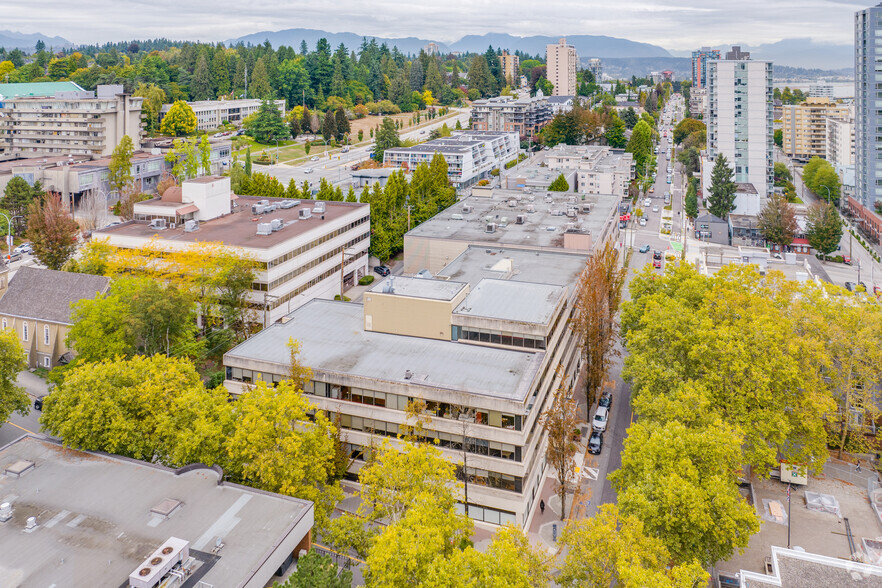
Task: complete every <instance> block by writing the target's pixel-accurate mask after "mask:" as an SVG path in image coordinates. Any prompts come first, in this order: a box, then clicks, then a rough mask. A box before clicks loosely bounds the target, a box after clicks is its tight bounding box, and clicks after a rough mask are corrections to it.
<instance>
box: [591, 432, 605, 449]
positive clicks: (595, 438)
mask: <svg viewBox="0 0 882 588" xmlns="http://www.w3.org/2000/svg"><path fill="white" fill-rule="evenodd" d="M601 449H603V433H601V432H600V431H592V432H591V436H590V437H589V438H588V453H591V454H593V455H599V454H600V450H601Z"/></svg>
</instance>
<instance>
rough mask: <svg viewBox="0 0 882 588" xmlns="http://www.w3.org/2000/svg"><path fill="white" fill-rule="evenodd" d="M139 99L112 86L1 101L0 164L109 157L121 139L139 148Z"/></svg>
mask: <svg viewBox="0 0 882 588" xmlns="http://www.w3.org/2000/svg"><path fill="white" fill-rule="evenodd" d="M6 91H9V90H6ZM143 100H144V99H143V98H140V97H135V96H130V95H128V94H126V93H125V90H124V88H123V86H115V85H105V86H98V88H97V90H96V91H95V92H89V91H85V90H82V89H80V90H71V91H58V92H55V93H54V94H53V95H52V96H35V95H20V96H11V97H5V98H3V99H2V101H0V160H4V159H15V158H20V157H25V158H42V157H56V156H67V155H73V156H76V155H88V156H91V157H101V156H105V155H110V154H111V153H112V152H113V149H114V148H115V147H116V146H117V145H118V144H119V142H120V140H121V139H122V137H123V136H124V135H128V136H129V137H130V138H131V139H132V143H133V144H134V146H135V149H138V148H140V146H141V134H142V131H141V103H142V102H143Z"/></svg>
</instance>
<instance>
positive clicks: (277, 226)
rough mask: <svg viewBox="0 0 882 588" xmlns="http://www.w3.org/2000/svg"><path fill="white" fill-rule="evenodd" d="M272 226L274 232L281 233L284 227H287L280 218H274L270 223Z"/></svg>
mask: <svg viewBox="0 0 882 588" xmlns="http://www.w3.org/2000/svg"><path fill="white" fill-rule="evenodd" d="M270 225H272V229H273V231H281V230H282V227H284V226H285V221H283V220H282V219H280V218H274V219H273V220H271V221H270Z"/></svg>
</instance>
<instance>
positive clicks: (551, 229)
mask: <svg viewBox="0 0 882 588" xmlns="http://www.w3.org/2000/svg"><path fill="white" fill-rule="evenodd" d="M545 230H546V231H548V232H549V233H550V232H552V231H556V230H557V229H556V228H555V227H553V226H552V225H548V226H547V227H545Z"/></svg>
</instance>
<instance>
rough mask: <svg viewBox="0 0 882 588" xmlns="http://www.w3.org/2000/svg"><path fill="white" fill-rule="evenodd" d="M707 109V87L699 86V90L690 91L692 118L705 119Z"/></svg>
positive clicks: (690, 112)
mask: <svg viewBox="0 0 882 588" xmlns="http://www.w3.org/2000/svg"><path fill="white" fill-rule="evenodd" d="M706 110H707V89H706V88H699V89H698V90H695V89H693V90H690V91H689V114H690V115H692V118H696V119H703V118H704V113H705V111H706Z"/></svg>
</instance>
